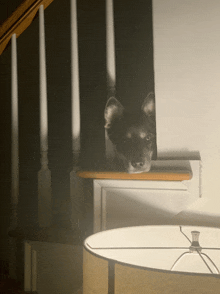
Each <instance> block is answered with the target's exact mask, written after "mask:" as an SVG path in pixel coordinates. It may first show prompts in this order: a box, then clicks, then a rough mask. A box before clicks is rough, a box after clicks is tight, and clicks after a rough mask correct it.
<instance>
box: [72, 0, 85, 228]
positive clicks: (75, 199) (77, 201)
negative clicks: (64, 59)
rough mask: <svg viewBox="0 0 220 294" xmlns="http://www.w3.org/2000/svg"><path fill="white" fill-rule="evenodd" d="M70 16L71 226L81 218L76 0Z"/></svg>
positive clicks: (81, 193) (81, 191)
mask: <svg viewBox="0 0 220 294" xmlns="http://www.w3.org/2000/svg"><path fill="white" fill-rule="evenodd" d="M70 13H71V15H70V17H71V102H72V108H71V115H72V152H73V170H72V171H71V172H70V197H71V203H72V215H71V223H72V227H73V228H76V226H79V221H80V219H81V218H82V203H83V188H82V179H80V178H78V177H77V175H76V172H77V170H78V169H79V155H80V90H79V56H78V27H77V1H76V0H71V2H70Z"/></svg>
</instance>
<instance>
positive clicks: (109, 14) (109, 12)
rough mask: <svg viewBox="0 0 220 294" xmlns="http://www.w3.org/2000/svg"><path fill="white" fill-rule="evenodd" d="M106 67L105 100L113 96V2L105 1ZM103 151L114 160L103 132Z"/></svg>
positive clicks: (112, 152)
mask: <svg viewBox="0 0 220 294" xmlns="http://www.w3.org/2000/svg"><path fill="white" fill-rule="evenodd" d="M106 67H107V90H108V91H107V93H108V94H107V98H110V97H112V96H115V92H116V69H115V33H114V7H113V0H106ZM105 151H106V158H107V160H108V161H109V162H111V161H112V160H113V159H114V148H113V145H112V143H111V141H110V140H109V138H108V135H107V132H106V130H105Z"/></svg>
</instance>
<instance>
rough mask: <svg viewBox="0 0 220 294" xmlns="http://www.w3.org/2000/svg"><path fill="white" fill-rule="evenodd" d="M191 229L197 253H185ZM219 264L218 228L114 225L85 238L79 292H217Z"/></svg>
mask: <svg viewBox="0 0 220 294" xmlns="http://www.w3.org/2000/svg"><path fill="white" fill-rule="evenodd" d="M192 231H199V232H200V238H199V244H200V246H201V247H202V250H201V252H200V254H199V253H198V252H197V251H196V252H194V253H190V250H189V247H190V246H191V242H190V240H192V234H191V232H192ZM187 238H188V239H187ZM201 253H202V257H201V256H200V255H201ZM181 255H182V257H181ZM206 255H207V256H208V257H207V256H206ZM179 257H181V258H180V259H179V261H178V262H177V263H176V264H175V267H173V269H172V271H171V268H172V266H173V264H174V263H175V262H176V261H177V259H178V258H179ZM202 258H203V259H204V260H205V261H203V259H202ZM210 259H211V261H210ZM205 262H206V263H207V264H206V263H205ZM219 268H220V230H219V229H218V228H207V227H185V226H182V227H180V226H143V227H130V228H121V229H114V230H109V231H104V232H100V233H97V234H95V235H92V236H90V237H89V238H87V239H86V240H85V242H84V261H83V293H84V294H92V293H97V294H99V293H102V294H105V293H106V294H111V293H114V294H130V293H134V294H135V293H139V294H141V293H147V294H148V293H149V294H160V293H161V294H162V293H163V294H165V293H169V294H170V293H175V294H177V293H178V294H179V293H184V294H186V293H187V294H188V293H204V294H205V293H206V294H207V293H216V294H217V293H220V275H219V274H218V269H219Z"/></svg>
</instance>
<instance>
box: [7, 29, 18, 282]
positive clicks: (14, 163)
mask: <svg viewBox="0 0 220 294" xmlns="http://www.w3.org/2000/svg"><path fill="white" fill-rule="evenodd" d="M11 144H12V145H11V218H10V228H9V230H14V229H16V227H17V226H18V201H19V141H18V70H17V40H16V34H13V35H12V37H11ZM16 254H17V246H16V239H15V238H9V275H10V277H11V278H13V279H17V271H16V264H17V257H16Z"/></svg>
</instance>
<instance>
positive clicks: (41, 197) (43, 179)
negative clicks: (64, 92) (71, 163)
mask: <svg viewBox="0 0 220 294" xmlns="http://www.w3.org/2000/svg"><path fill="white" fill-rule="evenodd" d="M39 52H40V57H39V62H40V147H41V148H40V150H41V170H40V171H39V172H38V222H39V226H40V227H49V226H50V225H51V224H52V203H51V202H52V199H51V198H52V195H51V194H52V192H51V172H50V170H49V168H48V113H47V80H46V78H47V77H46V52H45V28H44V6H43V5H41V6H40V8H39Z"/></svg>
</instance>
